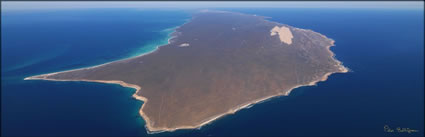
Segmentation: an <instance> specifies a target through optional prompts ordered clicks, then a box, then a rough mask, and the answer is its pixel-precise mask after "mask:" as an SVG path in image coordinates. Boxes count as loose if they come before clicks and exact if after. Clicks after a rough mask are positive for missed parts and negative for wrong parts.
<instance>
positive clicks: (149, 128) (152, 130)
mask: <svg viewBox="0 0 425 137" xmlns="http://www.w3.org/2000/svg"><path fill="white" fill-rule="evenodd" d="M192 19H193V17H192V18H191V19H189V20H188V21H187V22H185V23H184V24H187V23H189V22H190V21H191V20H192ZM184 24H183V25H184ZM278 24H280V23H278ZM183 25H181V26H183ZM280 25H282V24H280ZM181 26H177V27H174V31H173V32H172V33H170V35H169V39H168V44H164V45H158V46H156V48H155V49H154V50H152V51H150V52H146V53H143V54H140V55H137V56H132V57H129V58H124V59H119V60H115V61H111V62H107V63H103V64H100V65H95V66H91V67H85V68H78V69H72V70H66V71H59V72H53V73H47V74H41V75H35V76H30V77H26V78H24V80H49V81H84V82H97V83H106V84H119V85H121V86H123V87H128V88H134V89H136V91H135V93H134V94H133V95H132V97H133V98H135V99H137V100H140V101H142V102H144V103H143V104H142V106H141V107H140V109H139V114H140V115H141V116H142V118H143V119H144V121H145V122H146V125H145V128H146V131H147V133H148V134H156V133H161V132H173V131H176V130H181V129H200V128H202V127H203V126H204V125H207V124H209V123H211V122H213V121H215V120H217V119H219V118H222V117H224V116H226V115H230V114H235V113H236V112H238V111H239V110H242V109H246V108H250V107H252V106H253V105H255V104H259V103H262V102H265V101H267V100H270V99H272V98H275V97H280V96H288V95H290V93H291V92H292V91H293V90H294V89H296V88H299V87H303V86H314V85H317V83H318V82H322V81H326V80H327V79H328V77H329V76H330V75H332V74H334V73H347V72H349V69H348V68H346V67H345V66H343V64H342V62H341V61H339V60H337V59H336V58H335V54H334V53H333V52H332V51H331V50H330V47H332V46H334V42H335V41H334V40H332V39H330V38H327V37H326V36H324V35H322V34H320V33H317V32H314V31H312V30H306V29H300V30H302V31H311V32H313V33H317V34H320V35H321V36H322V37H324V38H326V39H329V40H331V42H330V45H329V46H326V48H327V50H328V52H330V57H331V58H332V59H333V60H334V61H336V62H337V65H338V66H339V70H338V71H335V72H328V73H325V74H324V75H323V76H322V77H319V78H318V79H317V80H313V81H311V82H309V83H307V84H299V85H296V86H294V87H292V88H290V89H288V90H287V91H285V92H280V93H278V94H275V95H270V96H266V97H263V98H260V99H256V100H252V101H249V102H246V103H243V104H241V105H238V106H236V107H235V108H231V109H229V110H228V111H226V112H224V113H221V114H218V115H215V116H212V117H209V118H207V119H205V120H203V122H201V123H200V124H198V125H196V126H180V127H176V128H161V127H158V128H155V127H152V126H151V125H150V123H151V121H150V119H149V117H148V116H147V115H146V114H145V113H144V112H143V108H144V106H145V104H146V103H147V102H148V99H147V98H146V97H143V96H139V95H137V93H138V92H139V91H140V89H141V87H140V86H138V85H135V84H130V83H126V82H124V81H120V80H86V79H68V80H66V79H49V78H46V77H47V76H50V75H55V74H58V73H63V72H71V71H77V70H85V69H92V68H96V67H100V66H103V65H107V64H110V63H114V62H119V61H124V60H130V59H134V58H137V57H142V56H145V55H148V54H151V53H154V52H158V51H159V49H160V47H161V46H165V45H169V44H171V43H172V40H173V39H174V38H177V35H178V31H177V30H178V29H179V28H180V27H181ZM291 28H295V27H292V26H291ZM296 29H299V28H296ZM37 77H40V78H37Z"/></svg>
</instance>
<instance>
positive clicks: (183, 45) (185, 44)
mask: <svg viewBox="0 0 425 137" xmlns="http://www.w3.org/2000/svg"><path fill="white" fill-rule="evenodd" d="M188 46H189V43H183V44H180V45H179V47H188Z"/></svg>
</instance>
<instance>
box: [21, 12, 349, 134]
mask: <svg viewBox="0 0 425 137" xmlns="http://www.w3.org/2000/svg"><path fill="white" fill-rule="evenodd" d="M276 26H277V27H278V28H281V27H284V28H288V29H289V31H290V33H291V35H292V37H282V36H279V35H284V34H287V33H288V30H286V29H285V30H283V31H282V32H285V33H277V32H276V33H275V34H274V35H271V33H272V32H271V30H272V29H273V28H275V27H276ZM280 38H284V39H285V41H289V40H290V42H286V43H285V42H283V41H282V40H281V39H280ZM333 42H334V41H333V40H331V39H329V38H326V37H325V36H323V35H321V34H319V33H316V32H313V31H311V30H304V29H298V28H294V27H292V26H288V25H284V24H280V23H277V22H272V21H268V20H265V19H264V17H261V16H254V15H246V14H240V13H232V12H217V11H203V12H199V13H196V14H194V15H193V18H192V19H191V20H190V21H189V22H187V23H186V24H184V25H182V26H180V27H179V28H177V29H176V31H175V32H174V33H173V38H172V39H170V43H169V44H168V45H164V46H161V47H159V49H158V50H156V51H155V52H152V53H150V54H147V55H143V56H138V57H134V58H129V59H124V60H119V61H115V62H110V63H107V64H103V65H99V66H95V67H90V68H83V69H76V70H71V71H64V72H57V73H50V74H44V75H38V76H33V77H28V78H26V79H27V80H28V79H45V80H61V81H62V80H63V81H94V82H106V83H118V84H121V85H123V86H128V87H133V88H136V89H138V90H137V92H136V93H135V96H134V97H136V98H138V99H141V100H143V101H144V104H143V107H142V108H141V110H140V113H141V115H142V116H143V118H144V119H145V120H146V122H147V125H146V127H147V129H148V131H150V132H159V131H173V130H176V129H190V128H198V127H200V126H202V125H204V124H206V123H208V122H210V121H212V120H214V119H216V118H218V117H221V116H223V115H225V114H229V113H234V112H235V111H237V110H239V109H240V108H243V107H246V106H248V105H250V104H253V103H256V102H258V101H262V100H265V99H268V98H270V97H274V96H279V95H288V94H289V92H290V90H292V89H293V88H296V87H299V86H304V85H314V84H315V83H316V82H318V81H324V80H326V78H327V77H328V76H329V75H330V74H332V73H343V72H347V69H346V68H345V67H344V66H342V64H341V63H340V62H339V61H337V60H336V59H334V58H333V55H334V54H333V53H332V52H331V51H330V50H329V47H331V46H332V45H333ZM288 44H290V45H288ZM99 94H101V91H99Z"/></svg>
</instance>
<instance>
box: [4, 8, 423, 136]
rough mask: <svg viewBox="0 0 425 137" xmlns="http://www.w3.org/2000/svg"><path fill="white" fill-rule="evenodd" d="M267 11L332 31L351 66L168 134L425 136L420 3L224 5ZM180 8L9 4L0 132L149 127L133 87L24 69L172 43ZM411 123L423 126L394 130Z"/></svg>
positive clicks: (131, 132) (88, 62)
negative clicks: (28, 8)
mask: <svg viewBox="0 0 425 137" xmlns="http://www.w3.org/2000/svg"><path fill="white" fill-rule="evenodd" d="M221 10H228V11H237V12H243V13H248V14H256V15H261V16H268V17H271V18H267V19H268V20H271V21H276V22H280V23H283V24H288V25H291V26H294V27H298V28H304V29H312V30H314V31H316V32H319V33H321V34H324V35H326V36H327V37H329V38H332V39H334V40H335V41H336V42H335V45H336V46H335V47H332V48H331V50H332V51H334V52H335V54H336V58H337V59H338V60H340V61H342V62H343V63H344V65H345V66H346V67H348V68H349V69H350V70H351V71H350V72H349V73H345V74H333V75H331V76H330V77H329V79H328V80H327V81H325V82H320V83H318V85H317V86H310V87H301V88H297V89H295V90H294V91H293V92H292V93H291V95H290V96H288V97H277V98H273V99H271V100H268V101H265V102H263V103H260V104H256V105H254V106H252V107H251V108H249V109H243V110H241V111H239V112H237V113H236V114H234V115H228V116H225V117H223V118H220V119H218V120H216V121H214V122H212V123H211V124H208V125H206V126H204V127H202V128H201V129H200V130H179V131H176V132H171V133H160V134H154V135H153V136H164V135H211V136H220V135H288V136H293V135H301V136H302V135H309V136H311V135H339V136H341V135H354V136H357V135H378V136H387V135H388V136H407V135H411V136H423V135H424V131H423V129H424V118H423V115H424V84H423V83H424V60H423V59H424V39H423V37H424V28H423V27H424V14H423V13H424V11H423V9H421V10H411V9H221ZM189 18H190V12H188V11H182V10H180V11H179V10H158V11H153V10H136V9H115V10H106V9H96V10H68V11H38V12H16V13H15V12H9V13H2V26H1V27H2V28H1V29H2V32H1V33H2V43H1V44H2V45H1V49H2V51H1V57H2V73H1V74H2V77H1V78H2V83H1V84H2V96H1V101H2V110H1V115H2V119H1V120H2V123H1V125H2V126H1V127H2V135H124V136H125V135H127V136H144V135H147V134H146V131H145V129H144V124H145V123H144V121H143V119H142V118H141V117H140V116H139V114H138V111H139V108H140V106H141V104H142V102H140V101H137V100H135V99H133V98H131V95H132V94H133V93H134V89H130V88H122V87H121V86H119V85H113V84H100V83H89V82H51V81H23V78H24V77H27V76H31V75H36V74H42V73H48V72H56V71H61V70H68V69H73V68H80V67H86V66H92V65H97V64H102V63H105V62H109V61H113V60H118V59H122V58H127V57H131V56H136V55H138V54H142V53H144V52H148V51H149V50H152V49H155V46H156V45H158V44H163V43H164V41H165V43H166V39H167V38H169V36H167V35H168V34H169V33H170V29H167V28H173V27H175V26H178V25H181V24H183V23H184V22H185V21H186V20H187V19H189ZM385 125H387V126H389V127H390V128H393V129H395V128H397V127H401V128H410V129H415V130H418V131H419V132H416V133H410V134H408V133H398V132H397V131H395V133H387V132H384V126H385Z"/></svg>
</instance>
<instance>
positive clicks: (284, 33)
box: [270, 26, 294, 45]
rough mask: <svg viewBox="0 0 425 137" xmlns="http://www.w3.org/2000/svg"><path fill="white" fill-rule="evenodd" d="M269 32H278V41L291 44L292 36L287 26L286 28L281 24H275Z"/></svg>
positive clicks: (274, 33) (272, 33) (273, 33)
mask: <svg viewBox="0 0 425 137" xmlns="http://www.w3.org/2000/svg"><path fill="white" fill-rule="evenodd" d="M270 32H271V33H270V35H271V36H274V35H276V34H278V35H279V38H280V41H282V42H284V43H286V44H288V45H291V43H292V38H294V36H293V35H292V32H291V30H289V28H287V27H285V26H282V27H280V28H279V27H278V26H275V27H274V28H273V29H272V30H270Z"/></svg>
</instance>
